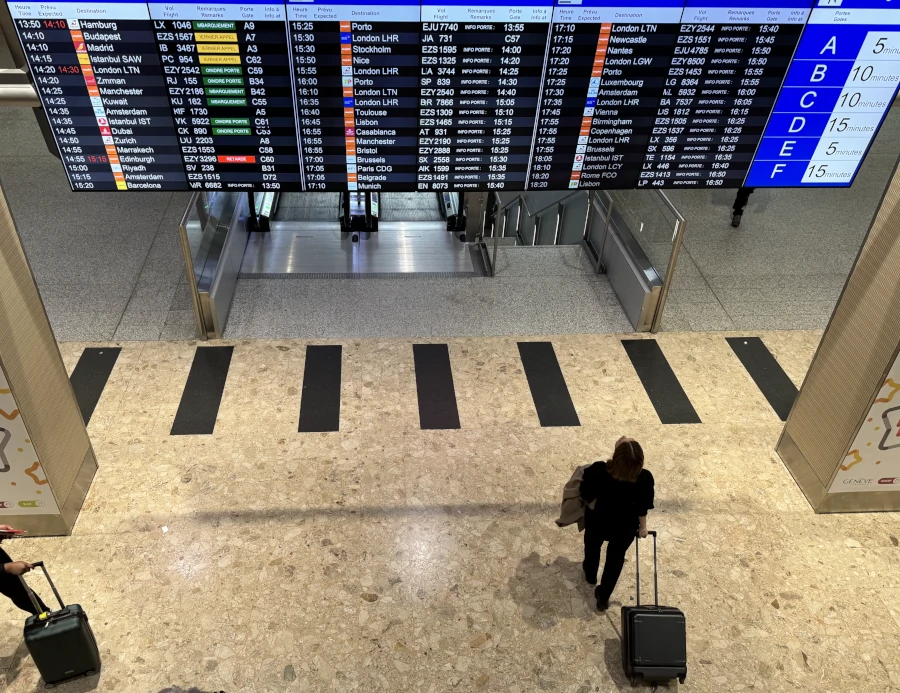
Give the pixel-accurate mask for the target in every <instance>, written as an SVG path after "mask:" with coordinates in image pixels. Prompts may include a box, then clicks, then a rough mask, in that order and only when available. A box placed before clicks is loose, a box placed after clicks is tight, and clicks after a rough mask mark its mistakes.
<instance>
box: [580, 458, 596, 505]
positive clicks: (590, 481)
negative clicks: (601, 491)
mask: <svg viewBox="0 0 900 693" xmlns="http://www.w3.org/2000/svg"><path fill="white" fill-rule="evenodd" d="M595 464H596V463H595ZM578 492H579V493H580V494H581V500H583V501H584V502H585V503H593V502H594V501H595V500H597V479H596V475H595V473H594V465H593V464H592V465H591V466H590V467H588V468H587V469H585V470H584V474H583V475H582V477H581V486H580V487H579V489H578Z"/></svg>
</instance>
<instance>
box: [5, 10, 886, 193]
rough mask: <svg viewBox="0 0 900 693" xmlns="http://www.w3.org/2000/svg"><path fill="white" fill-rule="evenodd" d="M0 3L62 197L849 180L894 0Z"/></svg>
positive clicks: (874, 94) (873, 123) (860, 154)
mask: <svg viewBox="0 0 900 693" xmlns="http://www.w3.org/2000/svg"><path fill="white" fill-rule="evenodd" d="M389 2H390V4H384V5H368V4H363V3H360V2H359V1H358V0H353V1H351V0H312V1H310V2H294V1H293V0H287V1H285V0H280V1H276V0H247V1H245V2H233V1H231V0H229V1H227V2H203V1H200V2H197V1H190V2H187V1H182V0H171V1H170V2H152V1H151V2H146V1H144V0H141V1H133V0H114V1H109V2H106V1H103V0H100V1H93V2H81V1H77V0H76V1H68V0H65V1H64V0H41V1H40V2H38V1H32V0H8V1H7V5H8V7H9V10H10V13H11V15H12V17H13V20H14V23H15V26H16V29H17V31H18V35H19V39H20V40H21V43H22V46H23V48H24V50H25V53H26V54H27V57H28V62H29V65H30V67H31V71H32V74H33V78H34V82H35V87H36V89H37V91H38V94H39V95H40V98H41V101H42V103H43V106H44V109H45V112H46V114H47V117H48V119H49V122H50V126H51V129H52V131H53V134H54V137H55V139H56V143H57V145H58V146H59V150H60V155H61V158H62V161H63V163H64V165H65V168H66V172H67V175H68V177H69V181H70V183H71V185H72V188H73V189H74V190H189V189H197V190H282V191H339V190H360V191H364V190H382V191H431V190H457V191H465V190H490V189H496V190H502V189H505V190H525V189H527V190H561V189H577V188H640V187H651V186H653V187H663V188H685V187H726V188H735V187H739V186H742V185H747V186H754V187H814V186H849V185H850V184H851V183H852V182H853V179H854V177H855V175H856V172H857V171H858V170H859V166H860V164H861V163H862V161H863V159H864V158H865V155H866V153H867V152H868V150H869V147H870V146H871V144H872V141H873V139H874V137H875V134H876V133H877V131H878V128H879V127H880V125H881V123H882V121H883V119H884V117H885V115H886V113H887V111H888V109H889V108H890V107H891V104H892V103H893V101H894V98H895V97H896V94H897V89H898V85H900V0H555V1H554V0H515V2H513V1H512V0H495V1H494V2H492V3H488V2H484V3H481V4H479V3H478V2H473V0H465V1H463V0H449V1H448V2H436V1H435V0H389Z"/></svg>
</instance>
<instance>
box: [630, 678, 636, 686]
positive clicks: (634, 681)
mask: <svg viewBox="0 0 900 693" xmlns="http://www.w3.org/2000/svg"><path fill="white" fill-rule="evenodd" d="M635 686H637V678H636V677H634V676H632V677H631V687H632V688H634V687H635Z"/></svg>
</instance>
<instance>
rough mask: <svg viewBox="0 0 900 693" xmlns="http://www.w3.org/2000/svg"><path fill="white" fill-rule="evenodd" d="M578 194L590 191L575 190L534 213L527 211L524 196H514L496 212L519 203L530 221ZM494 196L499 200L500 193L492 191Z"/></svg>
mask: <svg viewBox="0 0 900 693" xmlns="http://www.w3.org/2000/svg"><path fill="white" fill-rule="evenodd" d="M535 192H544V191H543V190H537V191H535ZM580 193H590V191H589V190H575V191H574V192H570V193H569V194H568V195H566V196H565V197H561V198H559V199H558V200H554V201H553V202H551V203H550V204H549V205H545V206H543V207H541V208H540V209H539V210H538V211H536V212H532V211H531V210H529V209H528V200H526V199H525V196H524V195H516V196H515V197H514V198H513V199H511V200H510V201H509V202H506V203H504V204H503V205H501V206H500V208H499V209H498V210H497V214H500V212H502V211H503V210H504V209H506V208H508V207H509V206H510V205H511V204H512V203H513V202H521V203H522V205H524V207H525V211H526V212H528V218H529V219H531V218H532V217H536V216H537V215H538V214H541V213H542V212H546V211H547V210H548V209H550V208H551V207H552V206H553V205H558V204H560V203H562V202H565V201H566V200H568V199H569V198H571V197H575V196H576V195H578V194H580ZM494 194H495V195H496V196H497V199H498V200H499V199H500V193H499V192H497V191H494Z"/></svg>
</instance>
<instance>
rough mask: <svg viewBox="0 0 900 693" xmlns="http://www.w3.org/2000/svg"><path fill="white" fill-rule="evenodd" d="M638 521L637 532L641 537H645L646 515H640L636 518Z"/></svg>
mask: <svg viewBox="0 0 900 693" xmlns="http://www.w3.org/2000/svg"><path fill="white" fill-rule="evenodd" d="M638 523H639V525H640V526H639V527H638V534H639V535H640V537H641V539H646V538H647V516H646V515H641V516H640V517H639V518H638Z"/></svg>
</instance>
